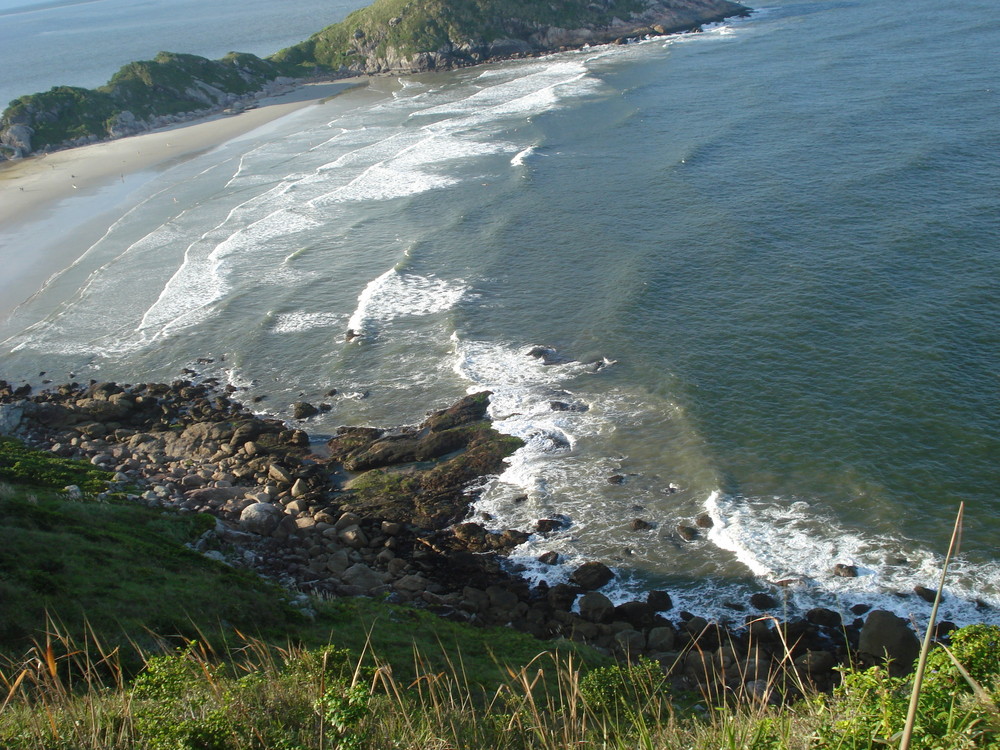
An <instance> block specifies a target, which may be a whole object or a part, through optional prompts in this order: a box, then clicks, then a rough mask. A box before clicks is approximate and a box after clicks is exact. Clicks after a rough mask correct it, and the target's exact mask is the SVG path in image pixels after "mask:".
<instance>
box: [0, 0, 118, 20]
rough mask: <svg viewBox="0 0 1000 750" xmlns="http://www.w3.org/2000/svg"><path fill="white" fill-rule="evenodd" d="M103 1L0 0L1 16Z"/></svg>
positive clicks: (102, 0)
mask: <svg viewBox="0 0 1000 750" xmlns="http://www.w3.org/2000/svg"><path fill="white" fill-rule="evenodd" d="M102 2H104V0H0V16H6V15H11V14H13V13H28V12H35V11H39V10H51V9H54V8H62V7H65V6H68V5H88V4H90V3H102Z"/></svg>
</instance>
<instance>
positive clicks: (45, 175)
mask: <svg viewBox="0 0 1000 750" xmlns="http://www.w3.org/2000/svg"><path fill="white" fill-rule="evenodd" d="M365 82H366V79H364V78H354V79H350V80H345V81H336V82H329V83H313V84H306V85H303V86H300V87H298V88H296V89H294V90H293V91H290V92H289V93H287V94H283V95H281V96H277V97H273V98H269V99H263V100H261V102H260V105H259V106H258V107H257V108H255V109H251V110H247V111H245V112H242V113H240V114H236V115H216V116H213V117H209V118H206V119H203V120H194V121H192V122H190V123H183V124H178V125H175V126H172V127H170V128H164V129H161V130H156V131H152V132H149V133H143V134H140V135H135V136H130V137H128V138H121V139H118V140H114V141H106V142H103V143H95V144H93V145H90V146H82V147H80V148H73V149H68V150H65V151H57V152H55V153H51V154H43V155H39V156H31V157H28V158H27V159H23V160H17V161H8V162H2V163H0V261H2V262H3V264H4V269H5V272H4V274H3V275H2V276H0V316H5V315H7V314H9V313H10V312H11V311H12V310H13V309H14V308H15V307H16V306H17V305H19V304H20V303H21V302H23V301H24V300H25V299H26V298H27V297H29V296H30V295H31V294H33V293H34V292H36V291H37V290H38V289H39V288H40V287H41V286H42V285H43V284H44V283H45V282H46V280H47V279H49V278H50V277H51V276H52V275H53V274H55V273H57V272H59V271H61V270H62V269H64V268H66V267H67V266H68V265H69V264H71V263H73V261H75V260H76V255H75V254H76V253H77V252H78V250H75V249H73V250H71V249H69V248H67V249H65V250H61V249H54V250H47V251H45V252H39V253H30V252H25V251H24V249H23V244H24V243H23V241H19V242H10V241H9V240H10V238H12V237H14V236H16V235H17V234H18V233H19V232H22V233H23V232H25V231H29V232H30V231H34V230H33V228H34V227H35V226H36V225H37V224H38V222H41V221H44V222H47V223H51V224H52V225H54V226H53V228H52V233H53V234H55V233H58V232H59V231H66V229H67V222H72V221H76V220H78V217H74V216H72V213H73V212H71V211H66V210H65V209H66V208H69V207H72V204H73V203H74V201H73V200H72V199H74V198H76V199H82V198H83V196H93V195H94V194H95V193H97V192H98V191H100V190H101V189H102V188H107V187H108V186H112V185H114V184H115V183H121V184H122V185H121V186H123V187H122V189H128V184H129V176H130V175H135V174H137V173H139V172H144V171H148V170H151V169H157V168H165V167H167V166H170V165H173V164H176V163H177V162H178V161H182V160H184V159H186V158H191V157H194V156H196V155H197V154H200V153H203V152H205V151H206V150H208V149H211V148H213V147H215V146H219V145H221V144H223V143H226V142H227V141H229V140H231V139H233V138H236V137H238V136H241V135H244V134H246V133H250V132H252V131H254V130H256V129H257V128H260V127H262V126H264V125H266V124H268V123H270V122H273V121H275V120H277V119H279V118H281V117H284V116H286V115H288V114H290V113H292V112H295V111H296V110H299V109H302V108H304V107H307V106H309V105H311V104H316V103H319V102H322V101H325V100H327V99H329V98H330V97H333V96H336V95H337V94H340V93H342V92H343V91H345V90H347V89H349V88H353V87H356V86H359V85H364V83H365ZM67 202H68V203H67ZM45 234H46V235H49V234H50V232H49V230H48V229H46V231H45ZM5 240H7V241H5Z"/></svg>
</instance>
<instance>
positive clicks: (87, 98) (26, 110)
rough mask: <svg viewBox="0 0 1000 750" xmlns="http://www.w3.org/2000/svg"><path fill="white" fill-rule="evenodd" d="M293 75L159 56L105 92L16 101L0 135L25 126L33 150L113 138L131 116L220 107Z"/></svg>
mask: <svg viewBox="0 0 1000 750" xmlns="http://www.w3.org/2000/svg"><path fill="white" fill-rule="evenodd" d="M285 72H292V73H295V72H296V71H295V70H292V69H288V70H287V71H286V68H285V67H284V66H280V65H277V64H275V63H273V62H268V61H266V60H261V59H260V58H259V57H256V56H254V55H250V54H245V53H237V52H230V53H229V54H228V55H226V56H225V57H223V58H222V59H221V60H208V59H206V58H204V57H198V56H197V55H179V54H174V53H170V52H161V53H159V54H158V55H157V56H156V57H155V58H154V59H153V60H143V61H139V62H132V63H129V64H128V65H125V66H124V67H122V68H121V69H120V70H119V71H118V72H117V73H115V74H114V75H113V76H112V77H111V80H110V81H108V83H107V84H105V85H104V86H99V87H98V88H96V89H82V88H74V87H70V86H56V87H54V88H52V89H51V90H49V91H46V92H42V93H38V94H30V95H27V96H22V97H19V98H17V99H15V100H13V101H12V102H11V103H10V106H9V107H7V109H6V110H4V113H3V117H2V118H0V130H4V129H6V128H8V127H10V126H12V125H18V124H20V125H27V126H28V127H30V128H31V129H32V131H33V134H32V136H31V141H32V147H33V148H34V149H35V150H38V149H41V148H44V147H46V146H56V145H59V144H61V143H64V142H66V141H69V140H73V139H76V138H81V137H86V136H95V137H97V138H107V137H108V136H109V135H113V134H114V132H115V131H116V128H120V127H121V125H122V123H124V124H128V122H130V121H133V120H130V119H129V118H127V117H126V118H125V119H124V120H123V119H122V118H123V117H124V115H123V113H125V112H128V113H130V114H131V115H132V116H133V118H134V120H146V119H149V118H152V117H155V116H157V115H170V114H177V113H180V112H188V111H198V110H204V109H206V108H209V107H214V106H219V105H222V104H224V103H225V102H226V101H227V98H228V97H229V96H230V95H237V96H239V95H243V94H249V93H252V92H254V91H259V90H261V88H262V87H263V86H264V84H266V83H267V82H268V81H271V80H274V79H275V78H277V77H279V76H280V75H283V74H284V73H285Z"/></svg>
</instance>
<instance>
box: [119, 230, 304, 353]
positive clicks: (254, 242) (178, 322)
mask: <svg viewBox="0 0 1000 750" xmlns="http://www.w3.org/2000/svg"><path fill="white" fill-rule="evenodd" d="M315 226H317V222H316V221H315V220H313V219H311V218H309V217H308V216H305V215H303V214H300V213H296V212H292V211H286V210H279V211H275V212H273V213H270V214H268V215H266V216H264V217H262V218H260V219H258V220H256V221H254V222H253V223H251V224H250V225H249V226H245V227H242V228H239V229H237V230H236V231H234V232H233V233H232V234H230V235H229V236H228V237H226V238H225V239H224V240H223V241H222V242H219V243H218V244H217V245H215V246H214V247H212V248H211V250H208V248H207V247H206V246H205V243H204V242H203V241H199V242H195V243H192V245H190V246H189V247H188V250H187V252H186V253H185V257H184V262H183V263H182V264H181V266H180V268H178V269H177V271H176V272H175V273H174V275H173V276H172V277H171V279H170V280H169V281H168V282H167V284H166V286H165V287H164V289H163V291H162V292H161V293H160V296H159V298H158V299H157V300H156V302H155V303H154V304H153V305H152V306H151V307H150V308H149V309H148V310H147V311H146V313H145V315H143V317H142V320H141V321H140V323H139V326H138V331H139V332H140V333H141V334H143V336H144V337H145V338H147V339H155V338H156V337H158V336H160V335H163V334H167V333H170V332H173V331H176V330H178V329H180V328H182V327H185V326H188V325H192V324H194V323H197V322H198V321H199V320H201V319H202V317H203V316H204V313H205V311H206V308H208V307H209V306H210V305H212V304H213V303H215V302H217V301H218V300H220V299H222V297H224V296H225V295H226V294H227V293H228V291H229V288H230V284H229V280H228V278H227V277H228V271H229V267H230V265H231V263H232V262H233V261H234V260H243V261H245V257H241V256H246V255H248V254H252V253H253V251H255V250H258V249H259V248H261V247H264V246H266V245H267V244H268V243H269V242H271V241H273V240H275V239H276V238H278V237H283V236H285V235H289V234H293V233H295V232H300V231H303V230H306V229H309V228H311V227H315ZM203 239H204V238H203Z"/></svg>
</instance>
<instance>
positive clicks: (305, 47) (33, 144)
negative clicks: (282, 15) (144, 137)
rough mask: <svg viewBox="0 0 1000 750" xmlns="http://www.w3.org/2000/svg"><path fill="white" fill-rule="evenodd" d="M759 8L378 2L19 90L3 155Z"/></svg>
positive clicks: (662, 30) (705, 0)
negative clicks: (95, 80) (259, 41)
mask: <svg viewBox="0 0 1000 750" xmlns="http://www.w3.org/2000/svg"><path fill="white" fill-rule="evenodd" d="M748 13H749V10H748V9H747V8H746V7H744V6H742V5H739V4H737V3H734V2H730V1H729V0H597V1H595V2H587V1H586V0H560V1H559V2H554V3H538V2H526V1H525V0H454V1H452V2H448V3H444V2H441V0H377V1H376V2H375V3H373V4H372V5H370V6H368V7H366V8H363V9H361V10H358V11H355V12H354V13H352V14H350V15H349V16H348V17H347V18H346V19H344V20H343V21H341V22H340V23H336V24H333V25H331V26H328V27H326V28H324V29H323V30H321V31H319V32H317V33H316V34H314V35H313V36H312V37H310V38H309V39H307V40H306V41H304V42H301V43H300V44H297V45H294V46H292V47H288V48H286V49H283V50H281V51H279V52H277V53H275V54H274V55H272V56H270V57H268V58H264V59H262V58H259V57H257V56H255V55H251V54H246V53H237V52H231V53H229V54H228V55H226V56H225V57H223V58H222V59H220V60H208V59H206V58H203V57H198V56H196V55H186V54H175V53H169V52H161V53H159V54H158V55H157V56H156V57H155V58H154V59H153V60H146V61H139V62H133V63H129V64H128V65H125V66H124V67H123V68H121V70H119V71H118V72H117V73H115V74H114V75H113V76H112V77H111V79H110V80H109V81H108V83H107V84H105V85H104V86H100V87H98V88H96V89H83V88H76V87H71V86H56V87H54V88H52V89H51V90H49V91H47V92H42V93H36V94H30V95H26V96H22V97H19V98H17V99H15V100H13V101H12V102H11V103H10V106H9V107H7V109H6V110H4V112H3V115H2V117H0V160H4V159H11V158H20V157H23V156H27V155H29V154H32V153H38V152H48V151H53V150H58V149H64V148H72V147H75V146H81V145H86V144H88V143H94V142H97V141H102V140H107V139H113V138H119V137H123V136H127V135H133V134H135V133H140V132H144V131H148V130H152V129H156V128H160V127H164V126H168V125H174V124H177V123H179V122H186V121H189V120H193V119H197V118H201V117H205V116H207V115H211V114H217V113H223V112H231V113H235V112H240V111H243V110H244V109H247V108H249V107H252V106H254V105H255V103H256V101H257V100H258V99H260V98H261V97H263V96H269V95H272V94H274V93H276V92H277V91H280V90H282V89H283V88H287V87H288V86H289V85H291V84H295V83H298V82H302V81H308V80H312V81H315V80H337V79H342V78H350V77H355V76H361V75H371V74H383V73H394V74H400V73H418V72H425V71H431V70H447V69H451V68H456V67H463V66H467V65H474V64H478V63H483V62H490V61H495V60H502V59H509V58H516V57H525V56H533V55H540V54H545V53H550V52H556V51H560V50H567V49H574V48H580V47H583V46H586V45H590V44H605V43H611V42H617V43H624V42H627V41H628V40H630V39H638V38H643V37H647V36H655V35H663V34H671V33H676V32H681V31H693V30H697V29H699V28H700V27H701V26H702V25H703V24H706V23H712V22H716V21H721V20H723V19H724V18H727V17H731V16H741V15H747V14H748Z"/></svg>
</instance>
